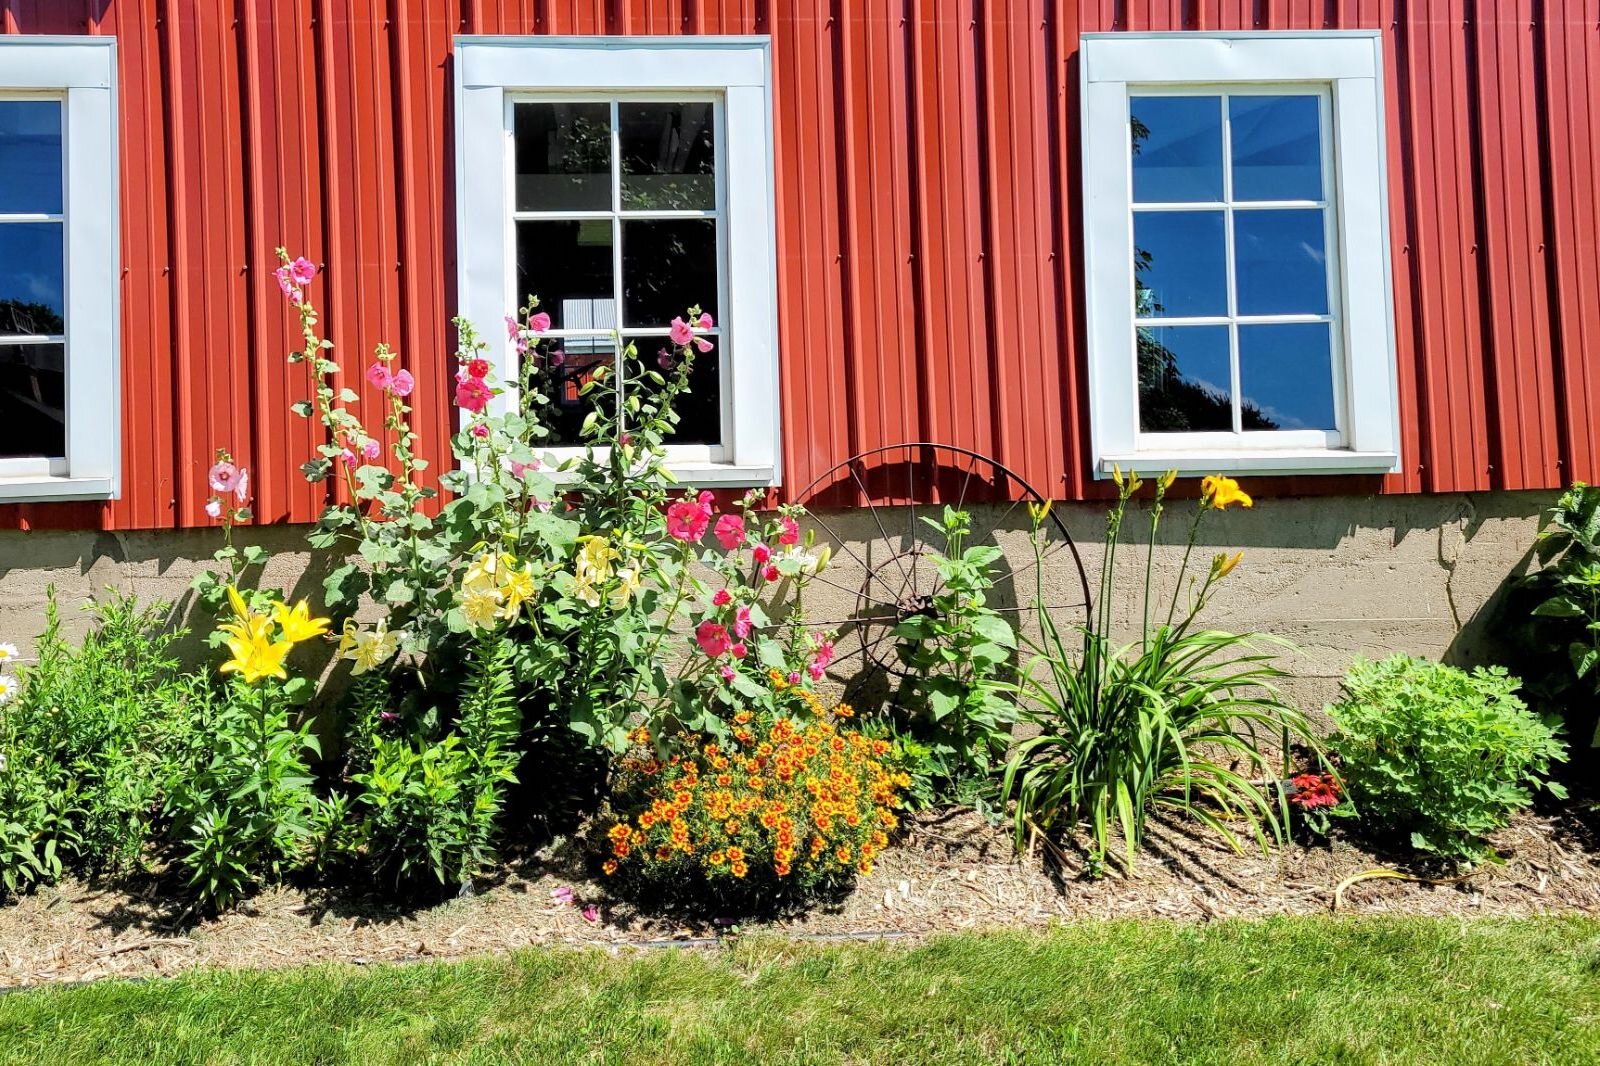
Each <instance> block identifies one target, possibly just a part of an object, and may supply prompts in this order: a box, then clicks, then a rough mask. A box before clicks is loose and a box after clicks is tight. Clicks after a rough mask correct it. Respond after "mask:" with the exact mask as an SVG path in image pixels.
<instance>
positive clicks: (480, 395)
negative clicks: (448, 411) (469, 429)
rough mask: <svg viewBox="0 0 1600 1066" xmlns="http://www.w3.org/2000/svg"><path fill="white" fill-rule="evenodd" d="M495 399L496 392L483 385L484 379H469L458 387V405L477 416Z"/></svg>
mask: <svg viewBox="0 0 1600 1066" xmlns="http://www.w3.org/2000/svg"><path fill="white" fill-rule="evenodd" d="M493 398H494V392H493V391H492V390H490V388H489V386H487V385H485V384H484V383H483V379H482V378H474V377H468V378H467V379H466V380H465V381H462V382H459V383H458V384H457V385H456V405H457V406H458V407H464V408H466V409H467V410H468V411H471V412H472V413H473V414H475V415H477V414H482V413H483V409H484V408H485V407H488V406H489V401H490V400H491V399H493Z"/></svg>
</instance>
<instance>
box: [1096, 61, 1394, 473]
mask: <svg viewBox="0 0 1600 1066" xmlns="http://www.w3.org/2000/svg"><path fill="white" fill-rule="evenodd" d="M1080 48H1081V52H1080V60H1081V61H1080V69H1081V71H1082V75H1081V77H1082V96H1083V105H1082V112H1083V114H1082V117H1083V187H1084V197H1083V200H1084V240H1085V258H1084V267H1085V270H1084V273H1085V282H1084V284H1085V289H1086V294H1087V308H1088V338H1089V397H1090V403H1089V423H1090V438H1091V442H1092V459H1093V469H1094V475H1095V476H1096V477H1106V476H1108V475H1109V474H1110V473H1111V471H1112V469H1113V468H1114V467H1117V466H1120V467H1121V468H1123V469H1124V470H1128V469H1132V470H1140V471H1158V470H1167V469H1176V470H1178V472H1179V473H1180V474H1204V473H1211V472H1227V473H1270V472H1282V473H1297V474H1299V473H1304V474H1311V473H1396V472H1398V471H1399V469H1400V420H1399V401H1398V387H1397V383H1396V382H1397V371H1396V365H1395V342H1394V300H1393V282H1392V278H1391V270H1392V267H1391V264H1390V259H1389V218H1388V181H1387V177H1388V169H1387V166H1386V164H1385V145H1384V135H1385V124H1384V113H1383V41H1382V35H1381V33H1379V32H1378V31H1365V30H1358V31H1337V30H1335V31H1322V32H1277V31H1263V32H1245V33H1194V32H1185V33H1109V34H1104V33H1088V34H1083V35H1082V36H1081V38H1080ZM1275 83H1276V84H1280V85H1286V86H1297V87H1305V86H1307V85H1308V84H1310V85H1317V86H1321V87H1324V88H1325V90H1326V91H1327V92H1328V93H1329V94H1330V99H1331V101H1332V129H1333V136H1332V138H1331V144H1330V145H1329V150H1331V152H1332V171H1331V174H1332V177H1333V182H1332V185H1333V188H1332V189H1331V190H1329V191H1330V193H1331V195H1330V196H1329V197H1328V199H1329V200H1330V202H1331V204H1332V211H1331V212H1330V213H1331V214H1332V216H1333V222H1334V225H1333V230H1334V234H1333V235H1334V238H1335V239H1334V240H1333V241H1332V242H1331V245H1330V248H1329V257H1330V259H1331V260H1332V261H1333V264H1334V268H1333V272H1332V273H1333V278H1332V280H1333V282H1334V284H1333V286H1332V288H1333V291H1332V292H1331V293H1330V309H1331V310H1333V311H1334V313H1335V315H1336V316H1337V317H1338V318H1340V319H1341V320H1342V321H1341V322H1340V324H1341V325H1342V329H1340V330H1339V331H1338V332H1339V334H1340V335H1339V336H1338V337H1337V338H1336V339H1335V346H1336V358H1335V370H1334V373H1335V377H1336V381H1337V380H1339V376H1340V375H1341V374H1342V382H1343V388H1342V390H1337V391H1336V395H1335V404H1336V405H1340V418H1339V437H1338V441H1339V443H1341V444H1342V447H1328V446H1317V443H1316V441H1315V440H1309V441H1308V439H1307V437H1306V434H1304V433H1285V434H1277V433H1271V434H1241V435H1240V436H1239V438H1238V439H1237V440H1231V441H1230V440H1228V439H1227V438H1226V437H1213V438H1210V439H1207V438H1206V435H1202V434H1194V435H1176V434H1174V435H1173V436H1175V437H1180V436H1181V437H1186V438H1188V439H1182V440H1180V441H1179V442H1176V443H1175V444H1174V443H1166V442H1162V443H1157V442H1155V441H1152V440H1151V435H1143V437H1141V434H1140V433H1139V431H1138V424H1137V412H1138V368H1137V359H1136V352H1137V347H1136V345H1137V336H1136V329H1135V325H1134V316H1133V312H1132V308H1133V306H1134V277H1133V275H1134V271H1133V213H1132V210H1131V204H1132V182H1133V176H1132V162H1131V156H1130V152H1129V144H1128V101H1129V97H1130V95H1137V94H1138V93H1140V92H1143V91H1151V92H1157V93H1159V92H1168V91H1171V90H1173V89H1176V88H1178V87H1192V88H1195V89H1197V90H1200V91H1211V92H1219V91H1225V90H1228V89H1230V88H1237V89H1238V90H1239V91H1241V92H1250V91H1256V90H1258V89H1259V88H1260V87H1261V86H1264V85H1271V84H1275ZM1371 190H1376V191H1377V193H1378V195H1376V196H1374V195H1372V194H1371ZM1340 392H1342V395H1340V394H1339V393H1340ZM1308 445H1309V446H1308Z"/></svg>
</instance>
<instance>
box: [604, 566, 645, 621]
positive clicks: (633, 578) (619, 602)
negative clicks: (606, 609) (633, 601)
mask: <svg viewBox="0 0 1600 1066" xmlns="http://www.w3.org/2000/svg"><path fill="white" fill-rule="evenodd" d="M617 577H618V579H619V580H620V581H621V584H619V585H618V586H617V587H616V588H614V589H612V590H611V597H610V600H611V609H612V610H614V611H620V610H622V609H623V608H624V607H626V606H627V605H628V598H629V597H631V596H632V595H633V594H634V593H636V592H638V591H639V587H640V586H641V585H643V584H644V582H643V580H641V578H640V576H639V568H638V567H636V566H625V567H623V568H622V569H621V570H618V571H617Z"/></svg>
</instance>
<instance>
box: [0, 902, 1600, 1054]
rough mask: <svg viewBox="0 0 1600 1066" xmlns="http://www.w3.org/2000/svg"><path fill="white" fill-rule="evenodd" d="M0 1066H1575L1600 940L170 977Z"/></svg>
mask: <svg viewBox="0 0 1600 1066" xmlns="http://www.w3.org/2000/svg"><path fill="white" fill-rule="evenodd" d="M0 1061H4V1062H17V1063H39V1062H60V1063H75V1064H81V1063H96V1062H117V1063H129V1062H132V1063H141V1064H147V1066H157V1064H161V1066H165V1064H169V1063H188V1062H205V1063H234V1062H241V1063H243V1062H261V1063H268V1062H271V1063H279V1062H282V1063H333V1062H351V1063H362V1064H367V1063H391V1062H392V1063H415V1062H474V1063H499V1062H527V1063H541V1064H543V1063H552V1064H560V1063H569V1062H571V1063H576V1062H608V1063H609V1062H616V1063H648V1064H651V1066H655V1064H660V1063H730V1064H732V1063H738V1064H745V1063H752V1062H758V1063H764V1062H785V1063H787V1062H804V1063H839V1062H844V1063H864V1062H873V1063H895V1064H923V1063H958V1062H959V1063H1006V1062H1026V1063H1054V1062H1085V1063H1107V1062H1152V1063H1180V1062H1182V1063H1189V1062H1215V1063H1226V1064H1228V1066H1246V1064H1252V1063H1271V1064H1274V1066H1277V1064H1283V1063H1299V1062H1305V1063H1346V1062H1379V1063H1401V1062H1405V1063H1411V1062H1415V1063H1495V1064H1497V1066H1498V1064H1502V1063H1566V1062H1572V1063H1594V1062H1600V921H1595V920H1581V919H1561V920H1554V919H1551V920H1524V921H1511V920H1479V921H1440V920H1423V919H1383V918H1360V919H1355V918H1352V919H1344V920H1339V919H1326V918H1316V919H1305V918H1301V919H1275V920H1272V921H1267V922H1260V923H1249V922H1229V923H1222V924H1217V925H1210V926H1188V925H1169V924H1164V923H1152V922H1137V923H1136V922H1123V923H1115V924H1086V925H1075V926H1070V927H1066V928H1063V929H1060V930H1057V931H1054V932H1051V933H1049V934H1040V935H1026V934H996V935H981V936H980V935H963V936H951V937H945V938H942V939H938V940H934V941H931V942H929V943H927V944H924V945H922V946H918V947H905V946H894V945H881V944H871V945H848V946H827V947H818V946H798V945H793V944H789V943H786V942H781V941H775V940H770V939H768V940H754V941H747V942H745V943H743V944H740V945H739V946H737V947H735V948H732V949H729V950H727V951H724V952H720V953H701V952H673V951H656V952H651V953H643V954H634V955H631V956H624V957H620V958H614V957H611V956H608V955H605V954H601V953H599V952H593V951H587V952H578V951H566V950H550V951H525V952H522V953H519V954H517V955H514V956H511V957H508V958H505V959H496V960H486V961H478V962H468V963H456V964H439V965H412V966H400V967H393V968H378V967H372V968H366V969H357V968H352V967H318V968H313V969H303V970H293V971H286V972H278V973H250V972H238V973H209V974H195V975H190V976H186V977H182V978H177V979H173V980H163V981H156V982H152V983H148V984H119V983H110V982H108V983H103V984H98V985H93V986H89V987H84V988H75V989H59V990H49V991H39V992H27V993H18V994H14V995H9V996H4V997H0Z"/></svg>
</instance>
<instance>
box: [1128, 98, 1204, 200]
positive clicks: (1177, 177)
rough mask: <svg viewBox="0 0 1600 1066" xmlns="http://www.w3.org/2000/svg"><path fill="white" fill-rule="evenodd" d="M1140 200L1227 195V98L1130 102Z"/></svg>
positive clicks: (1135, 191) (1136, 191) (1136, 188)
mask: <svg viewBox="0 0 1600 1066" xmlns="http://www.w3.org/2000/svg"><path fill="white" fill-rule="evenodd" d="M1129 114H1130V118H1131V125H1132V139H1133V199H1134V202H1135V203H1146V204H1149V203H1175V202H1180V201H1181V202H1184V203H1189V202H1192V201H1195V200H1204V201H1216V200H1221V199H1222V98H1221V97H1220V96H1135V97H1133V98H1132V99H1131V100H1130V101H1129Z"/></svg>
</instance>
